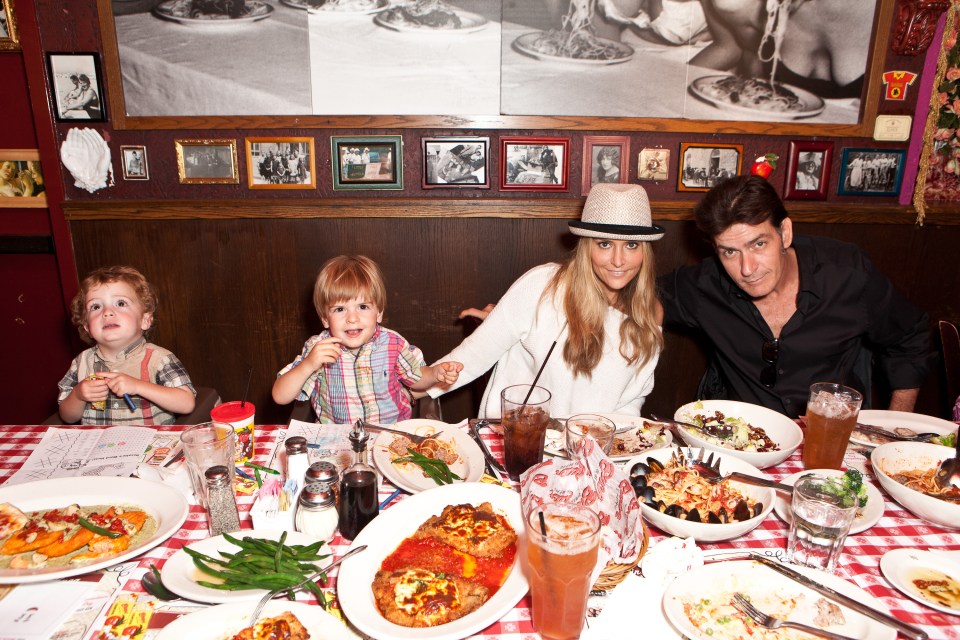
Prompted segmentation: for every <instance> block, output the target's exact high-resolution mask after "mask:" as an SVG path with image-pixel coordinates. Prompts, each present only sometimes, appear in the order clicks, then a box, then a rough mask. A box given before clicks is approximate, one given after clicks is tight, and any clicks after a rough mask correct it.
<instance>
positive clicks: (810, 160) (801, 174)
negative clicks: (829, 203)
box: [783, 140, 833, 200]
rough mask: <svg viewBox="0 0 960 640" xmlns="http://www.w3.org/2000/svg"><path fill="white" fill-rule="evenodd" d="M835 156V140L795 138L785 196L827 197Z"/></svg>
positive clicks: (814, 198) (793, 198) (799, 198)
mask: <svg viewBox="0 0 960 640" xmlns="http://www.w3.org/2000/svg"><path fill="white" fill-rule="evenodd" d="M832 157H833V143H832V142H806V141H799V140H793V141H791V142H790V157H789V158H788V160H787V184H786V188H785V189H784V193H783V197H784V199H786V200H826V199H827V186H828V185H829V184H830V160H831V158H832Z"/></svg>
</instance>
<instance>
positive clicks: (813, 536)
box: [787, 475, 858, 573]
mask: <svg viewBox="0 0 960 640" xmlns="http://www.w3.org/2000/svg"><path fill="white" fill-rule="evenodd" d="M826 481H827V478H825V477H824V476H816V475H809V476H803V477H801V478H800V479H799V480H797V482H796V484H794V488H793V498H792V500H791V503H790V511H791V512H792V514H793V522H791V523H790V534H789V537H788V538H787V560H789V561H790V562H793V563H794V564H800V565H804V566H807V567H813V568H815V569H821V570H823V571H827V572H830V573H832V572H833V570H834V568H836V566H837V559H838V558H839V557H840V551H841V550H842V549H843V543H844V541H845V540H846V539H847V534H848V533H850V525H851V524H852V523H853V519H854V517H855V516H856V515H857V506H858V503H857V500H852V501H851V502H852V504H851V505H850V506H845V504H844V502H843V499H842V498H841V497H839V496H837V495H835V494H833V493H827V492H826V491H824V490H823V484H824V482H826Z"/></svg>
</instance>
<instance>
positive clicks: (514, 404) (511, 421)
mask: <svg viewBox="0 0 960 640" xmlns="http://www.w3.org/2000/svg"><path fill="white" fill-rule="evenodd" d="M528 394H529V397H528ZM500 410H501V413H500V422H501V424H502V425H503V457H504V466H505V467H506V468H507V473H509V474H510V477H511V478H513V479H517V478H519V477H520V474H521V473H523V472H524V471H526V470H527V469H529V468H530V467H532V466H533V465H535V464H537V463H538V462H540V460H541V459H542V458H543V440H544V437H545V436H546V435H547V426H548V425H549V424H550V392H549V391H547V390H546V389H544V388H543V387H533V390H532V391H531V390H530V385H529V384H515V385H513V386H512V387H507V388H506V389H504V390H503V391H501V392H500Z"/></svg>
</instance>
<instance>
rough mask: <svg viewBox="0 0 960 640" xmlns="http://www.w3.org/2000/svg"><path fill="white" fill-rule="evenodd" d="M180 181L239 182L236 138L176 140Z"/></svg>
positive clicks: (183, 182)
mask: <svg viewBox="0 0 960 640" xmlns="http://www.w3.org/2000/svg"><path fill="white" fill-rule="evenodd" d="M174 144H175V145H176V147H177V173H178V174H179V177H180V184H239V183H240V174H239V172H238V171H237V141H236V140H210V139H200V140H174Z"/></svg>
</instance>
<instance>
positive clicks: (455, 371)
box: [434, 362, 463, 386]
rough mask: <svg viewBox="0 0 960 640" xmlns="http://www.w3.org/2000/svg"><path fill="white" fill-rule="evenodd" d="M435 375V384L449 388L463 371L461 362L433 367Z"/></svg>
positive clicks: (445, 363)
mask: <svg viewBox="0 0 960 640" xmlns="http://www.w3.org/2000/svg"><path fill="white" fill-rule="evenodd" d="M434 369H435V370H436V371H435V375H436V376H437V384H442V385H444V386H450V385H451V384H453V383H454V382H456V381H457V378H459V377H460V372H461V371H463V363H462V362H441V363H440V364H438V365H436V366H435V367H434Z"/></svg>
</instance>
